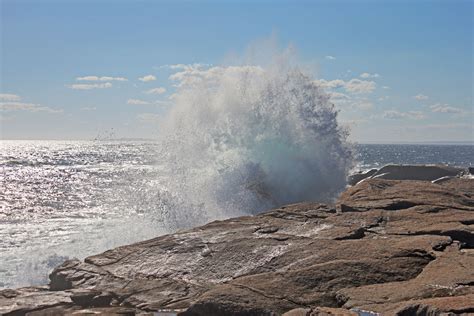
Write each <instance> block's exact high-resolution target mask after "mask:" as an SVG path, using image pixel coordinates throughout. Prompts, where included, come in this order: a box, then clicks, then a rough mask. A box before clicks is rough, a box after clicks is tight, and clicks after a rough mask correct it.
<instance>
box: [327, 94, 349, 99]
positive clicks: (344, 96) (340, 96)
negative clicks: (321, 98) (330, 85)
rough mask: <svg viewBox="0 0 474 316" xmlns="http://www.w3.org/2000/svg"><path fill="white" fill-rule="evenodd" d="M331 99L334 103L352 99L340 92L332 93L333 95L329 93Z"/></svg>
mask: <svg viewBox="0 0 474 316" xmlns="http://www.w3.org/2000/svg"><path fill="white" fill-rule="evenodd" d="M329 97H330V98H331V100H333V101H340V100H349V99H350V97H349V96H348V95H347V94H344V93H340V92H331V93H329Z"/></svg>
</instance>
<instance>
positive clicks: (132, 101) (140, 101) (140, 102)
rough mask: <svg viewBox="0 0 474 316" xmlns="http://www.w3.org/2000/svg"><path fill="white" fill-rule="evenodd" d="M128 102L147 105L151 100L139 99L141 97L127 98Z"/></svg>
mask: <svg viewBox="0 0 474 316" xmlns="http://www.w3.org/2000/svg"><path fill="white" fill-rule="evenodd" d="M127 104H131V105H147V104H150V102H148V101H144V100H139V99H128V100H127Z"/></svg>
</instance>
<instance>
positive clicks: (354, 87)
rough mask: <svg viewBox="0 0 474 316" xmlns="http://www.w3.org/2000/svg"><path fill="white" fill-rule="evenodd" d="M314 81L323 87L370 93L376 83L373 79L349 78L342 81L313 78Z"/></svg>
mask: <svg viewBox="0 0 474 316" xmlns="http://www.w3.org/2000/svg"><path fill="white" fill-rule="evenodd" d="M314 83H315V84H316V85H318V86H320V87H322V88H325V89H338V88H344V89H345V90H346V91H347V92H351V93H371V92H373V91H374V90H375V87H376V85H377V84H376V83H375V82H374V81H367V80H360V79H351V80H349V81H344V80H342V79H335V80H329V81H328V80H325V79H319V80H314Z"/></svg>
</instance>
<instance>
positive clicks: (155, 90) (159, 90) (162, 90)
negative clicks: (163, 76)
mask: <svg viewBox="0 0 474 316" xmlns="http://www.w3.org/2000/svg"><path fill="white" fill-rule="evenodd" d="M165 92H166V89H165V88H163V87H158V88H153V89H150V90H147V91H146V92H145V93H147V94H163V93H165Z"/></svg>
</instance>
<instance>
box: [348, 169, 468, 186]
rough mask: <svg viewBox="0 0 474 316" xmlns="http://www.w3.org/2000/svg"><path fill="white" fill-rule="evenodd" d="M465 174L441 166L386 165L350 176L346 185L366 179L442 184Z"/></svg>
mask: <svg viewBox="0 0 474 316" xmlns="http://www.w3.org/2000/svg"><path fill="white" fill-rule="evenodd" d="M465 172H470V171H468V170H466V169H463V168H457V167H449V166H442V165H386V166H384V167H382V168H381V169H380V170H377V169H371V170H369V171H367V172H365V173H363V172H359V173H355V174H352V175H350V176H349V177H348V178H347V183H348V184H349V185H351V186H353V185H356V184H357V183H359V182H361V181H363V180H366V179H385V180H418V181H434V182H443V181H446V180H448V179H451V178H454V177H459V176H460V175H461V174H463V173H465Z"/></svg>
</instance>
